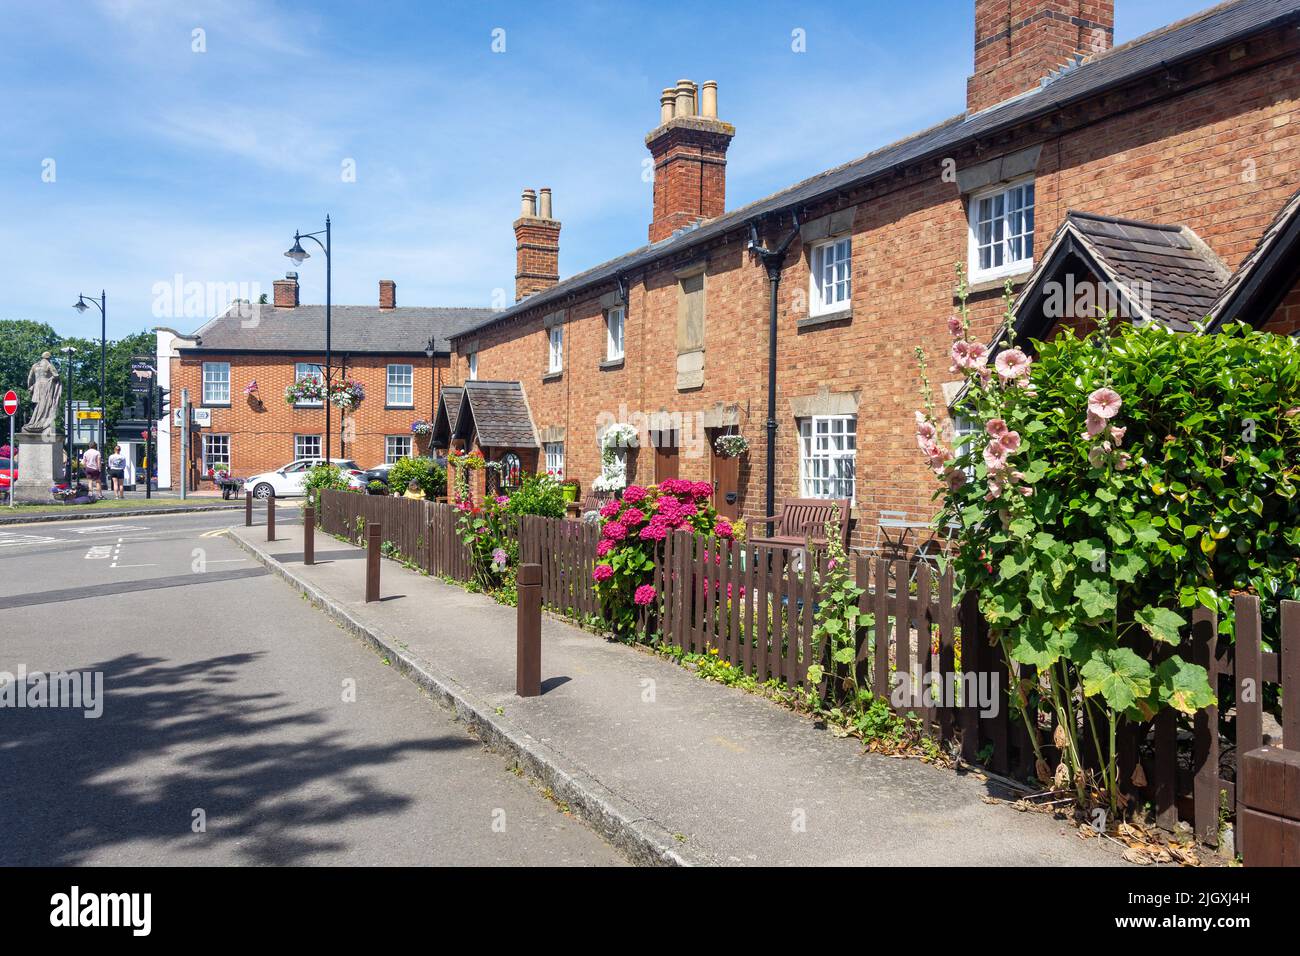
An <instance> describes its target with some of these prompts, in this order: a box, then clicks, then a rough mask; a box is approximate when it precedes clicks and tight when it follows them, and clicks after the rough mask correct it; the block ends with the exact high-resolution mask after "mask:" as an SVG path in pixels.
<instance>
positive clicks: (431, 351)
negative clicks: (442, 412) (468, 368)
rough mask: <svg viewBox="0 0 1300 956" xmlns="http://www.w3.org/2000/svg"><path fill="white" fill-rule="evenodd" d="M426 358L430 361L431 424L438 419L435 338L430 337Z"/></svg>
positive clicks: (425, 350) (425, 349)
mask: <svg viewBox="0 0 1300 956" xmlns="http://www.w3.org/2000/svg"><path fill="white" fill-rule="evenodd" d="M424 354H425V357H426V358H428V360H429V424H431V425H432V424H433V420H434V419H435V418H437V417H438V382H437V378H438V363H437V362H435V361H434V356H435V355H437V354H438V350H437V348H436V347H435V344H434V341H433V336H432V335H431V336H429V344H428V345H426V346H425V347H424Z"/></svg>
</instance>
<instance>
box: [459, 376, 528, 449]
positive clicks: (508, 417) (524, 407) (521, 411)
mask: <svg viewBox="0 0 1300 956" xmlns="http://www.w3.org/2000/svg"><path fill="white" fill-rule="evenodd" d="M464 388H465V392H464V395H463V396H462V397H461V404H460V414H459V416H458V418H457V421H456V426H455V430H454V431H453V432H452V435H453V436H454V437H456V438H460V439H462V440H464V441H466V442H468V441H469V440H470V439H471V438H473V437H475V436H477V439H478V443H479V445H480V446H481V447H483V448H536V447H538V445H537V431H536V429H534V428H533V416H532V414H531V413H530V412H529V410H528V400H527V399H526V398H525V397H524V387H523V386H522V385H521V384H519V383H518V382H482V381H472V382H466V383H465V386H464Z"/></svg>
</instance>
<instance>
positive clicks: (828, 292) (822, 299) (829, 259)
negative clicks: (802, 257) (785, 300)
mask: <svg viewBox="0 0 1300 956" xmlns="http://www.w3.org/2000/svg"><path fill="white" fill-rule="evenodd" d="M852 261H853V240H852V239H851V238H850V237H848V236H841V237H840V238H838V239H828V240H826V241H825V242H821V243H818V244H817V245H815V246H813V247H812V263H811V265H812V274H811V276H810V282H811V286H810V288H809V290H808V301H809V302H810V303H811V304H810V305H809V307H808V313H809V315H826V314H828V313H831V312H839V311H841V310H843V309H847V308H848V307H849V303H850V301H851V300H852V298H853V276H852V268H851V266H852Z"/></svg>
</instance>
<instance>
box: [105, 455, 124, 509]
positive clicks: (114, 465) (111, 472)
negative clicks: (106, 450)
mask: <svg viewBox="0 0 1300 956" xmlns="http://www.w3.org/2000/svg"><path fill="white" fill-rule="evenodd" d="M125 475H126V455H124V454H122V446H121V445H117V446H116V447H114V449H113V454H111V455H109V456H108V477H109V480H111V481H112V482H113V497H114V498H125V497H126V492H124V491H123V490H122V478H123V477H124V476H125Z"/></svg>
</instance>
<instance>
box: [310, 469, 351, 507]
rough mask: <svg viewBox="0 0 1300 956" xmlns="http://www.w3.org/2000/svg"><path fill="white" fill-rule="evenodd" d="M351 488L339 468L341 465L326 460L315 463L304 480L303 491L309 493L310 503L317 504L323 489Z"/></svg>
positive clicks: (341, 489)
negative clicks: (327, 462) (331, 463)
mask: <svg viewBox="0 0 1300 956" xmlns="http://www.w3.org/2000/svg"><path fill="white" fill-rule="evenodd" d="M350 490H352V489H351V487H350V486H349V485H348V481H347V479H346V478H344V477H343V472H342V471H340V470H339V466H338V465H330V464H326V463H325V462H322V463H321V464H319V465H314V466H313V467H312V468H311V469H310V470H309V471H308V472H307V480H306V481H304V482H303V492H304V493H305V494H306V495H307V503H308V504H309V505H315V504H316V503H317V501H319V499H320V493H321V492H322V491H350Z"/></svg>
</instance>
